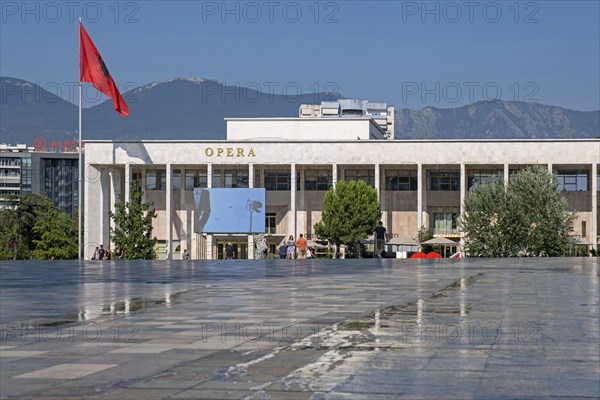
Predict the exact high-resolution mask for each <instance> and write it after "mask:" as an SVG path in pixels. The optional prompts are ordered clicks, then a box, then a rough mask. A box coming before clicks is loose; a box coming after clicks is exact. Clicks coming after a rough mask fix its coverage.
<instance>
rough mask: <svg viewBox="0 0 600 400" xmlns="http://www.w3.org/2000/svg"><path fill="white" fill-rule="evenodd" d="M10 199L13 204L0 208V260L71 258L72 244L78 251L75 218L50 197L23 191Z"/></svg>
mask: <svg viewBox="0 0 600 400" xmlns="http://www.w3.org/2000/svg"><path fill="white" fill-rule="evenodd" d="M8 201H9V202H10V203H11V206H9V207H7V208H4V209H2V210H0V259H2V260H7V259H13V260H27V259H30V258H39V259H50V258H54V259H70V258H73V257H72V256H71V255H70V254H71V253H70V252H71V251H72V250H69V249H71V247H70V244H73V243H75V254H77V244H76V240H77V234H76V232H77V221H76V219H74V218H71V217H69V215H68V214H66V213H65V212H64V211H62V210H60V209H58V208H56V207H55V206H54V205H53V204H52V202H51V201H50V199H48V197H46V196H45V195H42V196H40V195H35V194H23V195H14V196H10V197H9V198H8ZM73 232H75V233H73Z"/></svg>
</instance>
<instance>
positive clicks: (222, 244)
mask: <svg viewBox="0 0 600 400" xmlns="http://www.w3.org/2000/svg"><path fill="white" fill-rule="evenodd" d="M215 243H216V244H215V249H214V250H215V252H216V253H215V254H216V255H217V257H216V258H217V260H225V259H227V255H226V249H227V244H228V243H231V244H232V245H233V259H234V260H246V259H248V239H247V238H245V237H244V238H239V237H238V238H229V239H227V238H223V239H216V241H215Z"/></svg>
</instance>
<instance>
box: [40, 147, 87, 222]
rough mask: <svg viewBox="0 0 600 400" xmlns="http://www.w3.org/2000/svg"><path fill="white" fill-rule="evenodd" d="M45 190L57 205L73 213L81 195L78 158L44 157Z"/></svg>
mask: <svg viewBox="0 0 600 400" xmlns="http://www.w3.org/2000/svg"><path fill="white" fill-rule="evenodd" d="M43 166H44V192H45V193H46V195H47V196H48V198H49V199H50V200H51V201H52V204H54V205H55V206H56V207H58V208H60V209H62V210H64V211H65V212H67V213H69V214H73V213H74V212H75V210H76V209H77V204H78V196H79V192H78V190H79V182H78V179H77V176H78V168H77V166H78V160H76V159H52V158H51V159H44V160H43Z"/></svg>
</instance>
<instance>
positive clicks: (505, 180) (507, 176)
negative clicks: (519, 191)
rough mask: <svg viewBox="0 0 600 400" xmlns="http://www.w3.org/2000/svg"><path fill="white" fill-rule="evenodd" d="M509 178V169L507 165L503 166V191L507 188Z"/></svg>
mask: <svg viewBox="0 0 600 400" xmlns="http://www.w3.org/2000/svg"><path fill="white" fill-rule="evenodd" d="M509 177H510V169H509V168H508V164H504V189H506V188H507V187H508V179H509Z"/></svg>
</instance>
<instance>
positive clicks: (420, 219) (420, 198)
mask: <svg viewBox="0 0 600 400" xmlns="http://www.w3.org/2000/svg"><path fill="white" fill-rule="evenodd" d="M423 182H424V177H423V164H421V163H418V164H417V183H418V185H417V229H421V227H422V226H423V225H424V223H425V222H424V221H423V201H424V200H425V191H424V190H423Z"/></svg>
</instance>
